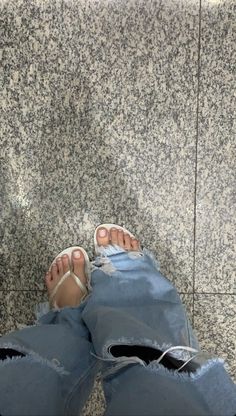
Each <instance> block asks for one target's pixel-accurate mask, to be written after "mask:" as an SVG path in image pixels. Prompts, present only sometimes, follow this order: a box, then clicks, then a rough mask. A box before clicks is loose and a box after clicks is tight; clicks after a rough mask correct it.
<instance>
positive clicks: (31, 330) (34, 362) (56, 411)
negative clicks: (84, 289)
mask: <svg viewBox="0 0 236 416" xmlns="http://www.w3.org/2000/svg"><path fill="white" fill-rule="evenodd" d="M85 304H86V302H83V303H82V304H81V305H80V306H79V307H76V308H69V307H66V308H63V309H60V310H51V311H49V312H48V313H46V314H44V315H43V316H41V317H40V318H39V319H38V320H37V321H36V324H35V325H33V326H30V327H26V328H24V329H22V330H19V331H14V332H11V333H9V334H6V335H4V336H3V337H1V338H0V350H1V351H2V360H0V414H2V415H3V416H10V415H12V416H18V415H19V416H22V415H24V416H28V415H30V416H31V415H35V416H38V415H40V416H49V415H50V416H51V415H53V416H59V415H68V416H71V415H76V416H78V414H79V413H80V411H81V409H82V407H83V405H84V403H85V401H86V400H87V398H88V396H89V394H90V392H91V389H92V386H93V383H94V378H95V376H96V374H97V372H98V371H99V367H100V363H99V362H98V360H97V359H96V358H95V357H94V356H93V355H92V354H91V353H93V351H94V350H93V347H92V344H91V341H90V335H89V332H88V330H87V328H86V326H85V325H84V322H83V321H82V319H81V313H82V311H83V309H84V307H85ZM9 349H11V350H14V351H17V352H19V353H20V354H21V356H15V355H14V354H13V355H12V354H10V356H9V357H4V351H6V352H8V351H9ZM5 355H6V354H5ZM22 355H24V356H23V357H22ZM3 358H5V359H3Z"/></svg>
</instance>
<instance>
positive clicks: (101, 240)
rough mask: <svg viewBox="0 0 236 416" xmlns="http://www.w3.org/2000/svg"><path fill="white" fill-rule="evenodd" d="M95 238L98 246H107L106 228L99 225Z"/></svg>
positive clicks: (107, 234) (107, 235)
mask: <svg viewBox="0 0 236 416" xmlns="http://www.w3.org/2000/svg"><path fill="white" fill-rule="evenodd" d="M96 239H97V243H98V245H99V246H108V244H109V233H108V231H107V230H106V228H103V227H101V228H99V229H98V230H97V233H96Z"/></svg>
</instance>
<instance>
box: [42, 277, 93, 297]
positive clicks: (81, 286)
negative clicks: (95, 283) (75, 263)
mask: <svg viewBox="0 0 236 416" xmlns="http://www.w3.org/2000/svg"><path fill="white" fill-rule="evenodd" d="M69 276H72V277H73V279H74V281H75V282H76V283H77V285H78V286H79V288H80V289H81V290H82V292H84V294H87V292H88V290H87V288H86V286H85V285H84V284H83V283H82V282H81V280H80V278H79V277H78V276H76V274H75V273H74V272H72V271H71V270H68V272H66V273H65V274H64V275H63V276H62V278H61V280H60V281H59V282H58V283H57V285H56V286H55V287H54V289H53V291H52V293H51V295H50V302H52V299H53V298H54V296H55V294H56V293H57V290H58V288H59V286H61V284H62V283H63V282H64V281H65V279H66V278H67V277H69Z"/></svg>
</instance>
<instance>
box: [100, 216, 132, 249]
mask: <svg viewBox="0 0 236 416" xmlns="http://www.w3.org/2000/svg"><path fill="white" fill-rule="evenodd" d="M99 228H106V230H107V231H110V229H111V228H116V229H117V230H122V231H124V233H127V234H129V236H130V237H132V238H136V237H135V236H134V235H133V234H132V233H131V232H130V231H128V230H126V228H124V227H121V226H120V225H117V224H101V225H99V226H98V227H97V228H96V230H95V232H94V247H95V254H96V255H98V254H100V251H99V245H98V243H97V237H96V235H97V231H98V229H99Z"/></svg>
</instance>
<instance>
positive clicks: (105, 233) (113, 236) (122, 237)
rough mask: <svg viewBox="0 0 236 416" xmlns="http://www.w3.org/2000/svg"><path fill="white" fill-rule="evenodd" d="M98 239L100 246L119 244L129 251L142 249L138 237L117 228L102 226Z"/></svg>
mask: <svg viewBox="0 0 236 416" xmlns="http://www.w3.org/2000/svg"><path fill="white" fill-rule="evenodd" d="M96 239H97V243H98V245H99V246H104V247H106V246H108V245H109V244H111V245H114V244H116V245H118V246H119V247H121V248H124V249H125V250H127V251H140V249H141V248H140V243H139V240H138V239H137V238H133V237H130V235H129V234H127V233H126V232H124V231H123V230H119V229H117V228H114V227H113V228H111V229H110V230H107V229H106V228H104V227H100V228H98V230H97V233H96Z"/></svg>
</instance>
